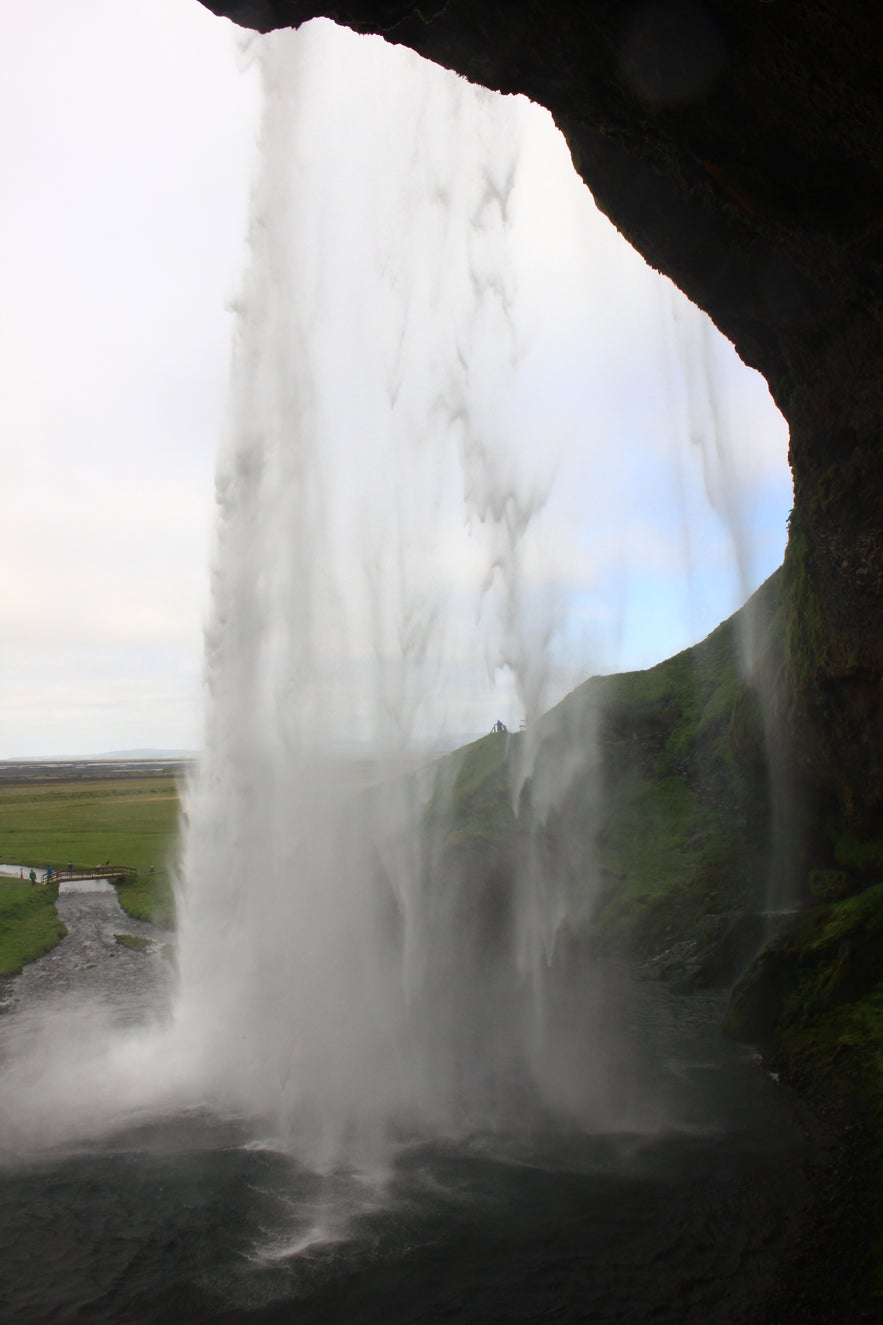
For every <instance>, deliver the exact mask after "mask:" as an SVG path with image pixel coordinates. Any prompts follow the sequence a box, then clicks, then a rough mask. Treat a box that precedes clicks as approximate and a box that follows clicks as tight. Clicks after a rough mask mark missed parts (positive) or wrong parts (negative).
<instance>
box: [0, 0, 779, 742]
mask: <svg viewBox="0 0 883 1325" xmlns="http://www.w3.org/2000/svg"><path fill="white" fill-rule="evenodd" d="M0 21H2V30H3V41H2V42H0V117H2V118H0V122H2V123H3V125H4V169H5V179H4V207H3V209H2V211H0V301H2V302H0V306H2V310H3V316H2V320H0V337H2V364H3V382H4V385H3V390H2V392H0V439H2V443H0V444H2V457H3V482H2V485H0V518H2V530H3V549H4V564H3V571H2V574H0V758H13V757H28V756H65V755H68V756H74V755H84V754H91V753H98V752H105V751H113V750H121V749H133V748H144V747H149V748H163V749H172V748H174V749H195V748H199V746H200V745H201V742H202V723H203V702H204V700H203V684H202V675H203V631H204V628H205V625H206V622H207V619H208V614H209V584H210V576H209V568H210V564H211V556H212V546H213V528H214V523H215V486H214V475H215V466H216V457H217V452H218V446H219V440H220V439H221V438H222V436H223V435H224V431H225V411H226V409H227V400H228V385H227V382H228V372H229V361H230V347H231V340H232V336H233V332H234V325H235V318H234V312H233V311H232V310H233V307H234V305H235V299H234V296H235V293H236V291H237V289H238V288H239V284H240V280H241V277H240V273H241V271H242V268H243V263H244V234H245V229H246V219H247V207H248V196H249V180H250V177H251V174H252V170H253V163H254V157H255V139H256V134H257V124H258V100H259V99H258V88H257V78H256V74H255V70H254V67H253V61H251V60H249V58H248V42H246V43H245V47H243V38H242V34H241V33H240V32H239V30H238V29H235V28H234V27H233V26H232V25H231V24H230V23H228V22H227V21H226V20H222V19H217V18H215V17H214V16H213V15H211V14H210V13H209V12H208V11H207V10H206V9H204V8H203V7H202V6H201V5H199V4H198V3H197V0H45V2H44V3H42V4H41V5H40V6H19V5H16V6H13V5H11V4H8V5H7V6H6V7H5V9H4V8H3V7H0ZM252 40H254V39H252ZM351 40H352V41H355V40H357V39H355V38H352V39H351ZM526 154H527V156H528V157H529V161H528V163H527V165H526V166H525V170H527V171H528V174H527V175H526V178H528V179H529V180H530V181H532V182H531V184H530V187H529V188H526V189H525V190H524V191H523V193H522V195H521V202H520V212H519V218H520V219H519V226H518V227H517V232H516V234H515V238H514V241H513V242H514V243H515V245H516V250H517V251H516V252H515V256H514V258H513V261H515V262H517V263H518V264H519V270H522V271H523V272H525V273H527V275H526V276H525V277H524V279H523V280H522V282H521V288H520V298H521V301H522V304H521V307H522V317H523V318H524V319H526V321H527V323H528V324H530V325H532V326H534V327H535V334H534V335H533V336H532V338H531V343H530V345H529V346H527V347H526V348H524V349H523V358H524V360H525V362H526V364H527V367H526V368H525V370H524V372H523V374H522V375H521V377H520V378H519V382H518V385H517V392H518V393H519V394H518V398H517V400H516V407H517V410H518V412H519V416H520V417H521V418H523V419H526V420H528V422H530V421H533V422H534V423H535V424H536V428H537V431H538V433H541V434H542V436H543V437H544V438H548V439H549V441H548V448H549V455H550V456H551V457H552V461H550V475H551V478H550V482H551V483H552V486H553V489H554V501H550V506H549V513H548V520H547V527H548V530H549V531H550V532H548V533H547V535H546V537H547V542H549V541H554V542H555V544H556V548H557V550H558V554H559V555H558V563H557V564H558V565H559V567H560V566H561V565H563V564H566V565H567V567H568V574H567V575H566V576H565V577H564V579H561V577H560V576H559V579H558V581H557V582H556V585H555V593H556V596H557V601H558V612H559V616H558V623H557V632H558V640H559V649H558V654H557V655H556V657H557V663H556V665H558V666H559V670H560V677H559V689H560V690H564V689H567V688H569V687H570V686H571V685H573V684H576V682H577V681H578V680H580V679H582V677H583V676H585V675H589V674H591V673H592V672H595V671H603V670H611V669H614V668H615V669H624V668H629V667H644V666H648V665H651V664H652V663H654V662H656V661H659V660H661V659H662V658H663V657H666V656H669V655H670V654H671V653H673V652H675V651H677V650H678V649H680V648H683V647H686V645H688V644H690V643H692V642H694V641H695V640H696V639H699V638H701V637H702V636H704V635H705V634H706V633H707V632H708V631H709V630H710V629H712V628H713V627H714V626H715V625H716V624H717V623H718V621H720V620H721V619H722V618H723V617H725V616H727V615H728V614H729V613H730V612H731V611H733V610H734V609H735V608H736V607H737V606H738V605H739V603H740V602H741V601H742V600H743V599H744V597H745V596H746V594H747V593H748V592H750V591H751V590H752V589H753V588H754V587H756V585H757V584H759V583H760V582H761V581H762V580H763V579H764V578H766V576H767V575H768V574H770V573H771V572H772V570H774V569H775V567H776V566H777V565H778V564H780V562H781V557H782V553H783V549H784V543H785V519H786V516H787V512H788V509H789V507H790V505H791V480H790V473H789V471H788V467H787V431H786V428H785V425H784V423H783V421H782V420H781V418H780V416H779V415H778V413H777V412H776V411H775V409H774V407H773V405H772V403H771V401H770V398H769V394H768V392H767V390H766V386H765V384H764V383H763V381H762V379H760V378H759V377H758V376H757V374H755V373H753V372H751V371H750V370H748V369H746V368H745V367H744V366H743V365H741V363H740V362H739V361H738V359H737V357H736V355H735V352H734V351H733V350H732V348H731V347H730V346H728V345H727V344H726V342H724V341H723V338H721V337H719V336H718V335H717V333H716V332H714V331H713V329H710V327H709V324H707V323H706V322H705V320H704V319H700V318H699V316H698V314H696V313H695V310H692V309H691V308H690V306H688V305H687V303H686V301H685V300H683V299H682V298H681V297H680V296H678V295H677V294H676V293H674V292H673V290H672V287H670V286H669V284H668V283H667V282H664V281H662V280H661V278H656V277H653V276H652V275H651V274H650V273H649V272H648V269H647V268H646V267H645V264H644V263H643V261H642V260H641V259H640V258H639V257H638V256H637V255H636V254H634V253H633V251H632V250H630V249H629V248H628V246H627V245H626V244H625V243H624V241H621V240H620V239H619V237H618V236H616V235H615V232H614V231H613V230H612V227H610V226H609V223H607V222H606V221H605V220H604V219H603V218H601V217H600V216H599V214H598V213H597V212H595V210H594V208H593V205H592V203H591V198H590V195H589V193H588V191H587V189H586V188H585V186H584V184H583V183H582V181H580V180H578V179H577V178H576V176H575V175H574V174H573V172H572V169H571V168H570V167H569V163H568V159H567V152H566V148H565V147H564V144H563V142H562V140H561V139H560V136H558V135H557V134H556V133H555V131H554V129H553V128H552V126H551V124H550V122H549V121H548V117H547V116H545V115H544V114H543V115H539V114H538V117H537V119H536V122H535V124H534V123H533V122H532V127H531V129H530V132H529V133H528V142H527V147H526ZM519 246H520V247H519ZM544 444H545V443H544ZM552 471H554V474H553V473H552ZM455 560H456V558H455V556H454V555H452V557H451V559H450V560H449V561H448V562H445V559H444V558H443V557H442V558H441V561H440V564H441V566H442V568H443V569H442V572H441V573H442V574H450V576H451V579H452V582H453V581H455V580H456V576H457V566H456V565H455ZM540 588H542V584H540ZM553 697H554V696H553ZM465 734H468V733H464V735H465ZM475 734H478V732H476V733H475Z"/></svg>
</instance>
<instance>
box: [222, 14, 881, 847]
mask: <svg viewBox="0 0 883 1325" xmlns="http://www.w3.org/2000/svg"><path fill="white" fill-rule="evenodd" d="M204 2H207V3H208V4H209V8H211V9H212V10H214V11H215V12H216V13H219V14H226V15H227V16H229V17H231V18H233V19H234V20H236V21H237V22H239V23H241V24H243V25H245V26H250V27H254V28H258V29H261V30H265V31H266V30H268V29H270V28H273V27H283V26H293V25H297V24H299V23H301V22H303V21H305V20H307V19H309V18H313V17H317V16H319V15H323V16H326V17H328V18H331V19H334V20H335V21H337V22H338V23H342V24H345V25H347V26H349V27H351V28H354V29H356V30H357V31H362V32H378V33H382V34H383V35H384V36H385V37H387V38H388V39H389V40H390V41H394V42H401V43H405V44H407V45H409V46H411V47H412V48H413V49H414V50H416V51H418V52H419V53H420V54H421V55H424V56H426V57H428V58H429V59H431V60H434V61H436V62H437V63H439V64H442V65H446V66H448V67H449V68H452V69H455V70H457V71H458V72H460V73H461V74H464V75H465V76H466V77H467V78H469V79H471V80H473V81H475V82H479V83H483V84H485V85H487V86H488V87H492V88H496V89H498V90H500V91H503V92H523V93H525V94H526V95H528V96H529V97H531V98H533V99H534V100H535V101H538V102H541V103H543V104H544V105H546V106H547V107H548V108H549V109H550V110H551V111H552V113H553V115H554V117H555V119H556V121H557V123H558V124H559V126H560V128H561V129H562V131H563V132H564V134H565V136H566V137H567V140H568V142H569V144H570V148H571V151H572V153H573V159H574V163H575V165H576V168H577V170H578V171H579V172H580V173H581V174H582V176H583V177H584V179H585V180H586V182H587V183H588V185H589V186H590V188H591V189H592V192H593V194H594V196H595V199H596V201H597V203H598V205H599V206H600V207H601V208H602V210H604V211H605V212H606V213H607V214H608V215H609V216H610V218H611V219H612V220H613V221H614V223H615V224H616V225H617V227H618V228H619V229H620V230H621V231H622V233H623V234H624V235H625V236H626V237H627V238H628V239H629V240H630V242H631V243H632V244H634V246H635V247H636V248H637V249H639V250H640V251H641V252H642V253H643V254H644V256H645V257H646V258H647V260H648V261H649V262H650V263H652V264H653V265H654V266H655V267H657V268H659V269H660V270H662V271H664V272H666V273H667V274H668V275H670V276H671V277H672V278H673V280H675V281H676V283H677V284H678V285H679V286H680V287H681V289H683V290H684V291H685V292H686V293H687V294H688V295H689V296H690V297H691V298H692V299H693V300H694V301H695V302H696V303H697V304H699V305H701V306H702V307H703V308H704V309H706V311H707V312H708V313H709V314H710V315H711V317H712V318H713V319H714V321H715V322H716V324H717V325H718V327H720V329H721V330H722V331H723V332H724V333H725V334H726V335H727V336H729V337H730V338H731V339H732V340H733V342H734V343H735V345H736V348H737V349H738V351H739V353H740V354H741V356H742V358H743V359H744V360H745V361H746V362H747V363H749V364H751V365H752V366H754V367H756V368H758V369H759V370H760V371H761V372H762V373H763V374H764V375H765V377H766V379H767V381H768V382H769V385H770V390H771V391H772V394H773V396H774V398H775V400H776V401H777V403H778V405H779V407H780V408H781V410H782V411H783V413H784V414H785V416H786V418H787V419H788V422H789V424H790V427H791V463H792V468H793V472H794V482H795V511H794V517H793V525H792V538H791V544H790V546H789V553H788V559H787V562H786V570H787V575H786V592H788V593H790V594H791V596H792V600H793V602H792V606H793V611H792V620H791V626H790V630H789V635H788V646H789V649H790V659H789V664H788V668H787V677H786V684H787V685H788V688H789V699H788V703H789V705H790V706H791V709H792V714H793V729H794V732H795V736H796V740H795V742H794V749H795V754H796V759H797V763H798V765H799V768H800V770H801V772H802V776H803V778H804V779H805V781H806V784H807V788H808V789H809V790H811V792H812V794H813V795H814V797H815V798H816V799H817V800H818V801H819V803H821V804H822V805H824V806H825V807H826V809H830V811H831V812H832V813H834V814H835V815H836V816H838V817H841V816H842V817H845V818H846V819H847V820H848V822H849V823H850V824H851V825H852V826H853V827H854V828H855V829H856V830H857V831H863V830H865V829H867V828H870V827H871V826H872V824H873V822H874V819H875V818H876V817H878V816H879V814H880V812H881V811H883V680H881V677H883V529H881V525H883V521H881V515H883V465H881V449H880V430H881V418H883V371H881V369H883V59H881V53H883V46H881V41H880V36H879V33H880V24H879V12H878V10H877V7H876V6H875V5H868V4H864V3H862V2H861V0H842V2H841V3H837V4H833V3H831V0H704V2H703V0H650V2H649V3H647V2H644V3H623V2H622V0H615V2H614V0H585V3H583V4H581V5H571V4H569V3H564V0H543V3H542V4H541V3H539V0H505V3H504V2H503V0H487V2H482V3H479V4H476V3H475V0H424V3H422V4H419V5H415V4H411V3H408V2H407V0H337V3H334V2H333V0H332V2H326V3H321V0H320V2H319V3H313V2H312V0H204Z"/></svg>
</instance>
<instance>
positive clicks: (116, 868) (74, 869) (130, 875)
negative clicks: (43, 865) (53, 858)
mask: <svg viewBox="0 0 883 1325" xmlns="http://www.w3.org/2000/svg"><path fill="white" fill-rule="evenodd" d="M50 871H51V873H50ZM43 877H44V881H45V882H47V883H67V882H68V880H71V879H109V880H110V882H111V883H131V882H133V881H134V880H135V879H137V877H138V871H137V870H136V869H135V867H134V866H133V865H111V864H110V862H109V861H107V862H106V863H105V864H104V865H94V866H93V867H92V868H90V867H89V866H88V865H64V866H55V865H49V866H48V867H47V869H46V870H44V872H43Z"/></svg>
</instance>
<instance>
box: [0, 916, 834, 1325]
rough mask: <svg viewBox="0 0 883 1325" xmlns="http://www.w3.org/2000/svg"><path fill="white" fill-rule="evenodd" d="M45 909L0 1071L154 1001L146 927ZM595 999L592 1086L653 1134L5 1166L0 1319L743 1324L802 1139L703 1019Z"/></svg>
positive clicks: (163, 1140) (786, 1221)
mask: <svg viewBox="0 0 883 1325" xmlns="http://www.w3.org/2000/svg"><path fill="white" fill-rule="evenodd" d="M60 909H61V911H62V914H63V915H64V918H65V921H66V923H67V924H68V926H69V929H70V934H69V937H68V938H67V939H66V940H65V941H64V942H63V943H62V944H61V946H60V947H59V948H58V949H56V950H55V953H54V954H50V955H49V956H48V957H47V958H45V959H43V960H42V961H41V962H37V963H35V964H33V965H32V966H31V967H29V968H28V970H27V972H26V974H25V976H24V977H23V978H22V979H20V981H19V982H18V983H17V985H16V986H15V987H14V1007H13V1010H12V1011H10V1013H9V1014H8V1016H7V1017H6V1018H5V1019H4V1021H3V1023H2V1045H3V1053H4V1057H6V1056H8V1054H9V1053H10V1052H11V1045H12V1043H13V1042H15V1043H16V1044H18V1046H19V1047H20V1046H21V1038H22V1036H24V1035H27V1034H28V1033H29V1031H30V1029H31V1028H32V1027H33V1025H34V1021H35V1018H36V1017H37V1016H38V1013H39V1007H40V1005H41V1004H44V1003H45V1002H46V1000H47V999H48V1000H50V1002H51V1004H52V1006H53V1007H55V1008H57V1009H58V1010H59V1011H58V1015H63V1012H62V1009H65V1010H66V1013H67V1015H69V1016H71V1017H72V1018H75V1014H76V1012H77V1009H78V1008H81V1009H82V1008H86V1009H87V1010H88V1009H93V1008H96V1007H97V1006H99V1004H100V1003H101V1002H104V1003H105V1005H106V1004H107V1003H108V1002H109V1003H110V1005H111V1007H112V1008H113V1009H115V1012H114V1013H113V1014H112V1017H113V1019H118V1018H121V1019H122V1020H124V1021H127V1022H128V1023H129V1025H130V1026H131V1025H132V1022H133V1021H137V1020H138V1019H139V1018H140V1019H145V1018H148V1017H149V1016H150V1015H151V1014H152V1012H153V1010H154V1009H155V1008H156V1007H157V1006H158V1005H159V1006H162V1005H163V1004H164V1002H165V997H166V994H165V988H166V984H167V979H168V977H167V975H166V974H165V972H166V965H165V963H164V962H163V961H162V959H161V958H160V957H158V956H157V957H155V958H152V957H145V956H143V955H142V954H139V953H134V952H128V951H126V950H125V949H120V948H119V945H118V944H116V943H115V940H114V934H115V933H117V932H120V931H123V932H129V933H133V932H135V931H136V930H138V932H144V933H145V935H146V933H147V930H146V928H145V927H142V926H138V925H137V924H133V923H131V922H130V921H129V920H128V919H127V918H124V917H122V915H121V913H120V912H119V910H118V908H117V904H116V901H115V899H114V898H112V897H106V896H100V895H86V896H83V895H80V896H76V897H69V898H63V899H62V900H61V903H60ZM613 986H616V988H617V990H618V994H617V1004H618V1006H619V1007H620V1008H621V1009H622V1007H623V1006H624V1007H625V1008H626V1013H625V1016H624V1017H623V1022H622V1024H623V1025H624V1026H625V1027H626V1031H625V1035H626V1041H627V1042H624V1043H623V1044H622V1045H621V1047H620V1050H619V1055H618V1058H617V1059H616V1060H614V1059H612V1058H610V1057H609V1056H608V1057H607V1059H606V1061H605V1069H606V1070H607V1071H609V1072H624V1073H627V1074H630V1076H631V1088H632V1089H635V1088H636V1087H637V1088H638V1089H639V1090H640V1091H641V1092H643V1094H644V1096H645V1097H646V1102H647V1105H648V1111H647V1115H646V1116H647V1117H650V1116H651V1115H653V1114H655V1115H656V1116H657V1117H658V1118H659V1119H660V1123H659V1127H658V1129H653V1128H646V1129H645V1130H643V1131H632V1132H617V1131H616V1130H615V1129H614V1130H612V1131H610V1132H607V1133H605V1134H600V1135H579V1134H577V1133H575V1132H574V1131H573V1130H572V1129H570V1130H568V1129H566V1128H564V1127H562V1126H561V1125H560V1124H558V1125H557V1126H555V1127H550V1128H544V1127H543V1126H542V1124H540V1123H538V1122H537V1121H536V1119H535V1120H534V1121H533V1123H531V1124H530V1125H529V1126H526V1127H525V1129H524V1130H523V1131H521V1133H520V1134H517V1135H516V1126H515V1125H513V1123H511V1122H510V1123H509V1124H507V1126H506V1128H505V1130H504V1129H503V1128H500V1129H499V1130H497V1131H496V1132H491V1133H486V1134H484V1135H475V1134H473V1135H471V1136H467V1137H461V1138H458V1139H452V1138H450V1137H448V1138H436V1139H425V1138H424V1139H420V1138H412V1139H411V1140H410V1141H408V1142H407V1143H405V1142H403V1143H402V1144H401V1146H400V1147H399V1148H398V1150H394V1151H393V1154H392V1157H391V1159H390V1161H389V1165H388V1167H387V1168H386V1169H385V1171H384V1172H382V1173H381V1172H378V1173H376V1174H371V1173H366V1172H362V1173H359V1172H354V1171H352V1170H350V1171H336V1172H326V1173H324V1174H319V1173H317V1172H314V1171H310V1169H308V1168H307V1167H305V1166H304V1165H303V1164H301V1163H299V1162H298V1161H296V1160H295V1159H293V1158H292V1157H290V1156H287V1155H285V1154H283V1153H281V1152H280V1151H279V1150H278V1149H275V1148H274V1147H273V1145H272V1143H271V1142H269V1141H262V1140H260V1139H256V1137H255V1134H254V1129H252V1128H249V1127H247V1126H246V1125H245V1124H244V1123H243V1122H242V1121H241V1120H240V1121H238V1122H235V1123H234V1122H230V1121H229V1120H228V1121H221V1120H219V1119H217V1118H214V1117H212V1116H211V1115H210V1114H208V1113H207V1112H206V1111H204V1110H199V1109H196V1108H193V1109H191V1110H190V1111H185V1112H181V1113H178V1114H177V1115H176V1116H165V1117H162V1118H156V1117H152V1118H151V1119H150V1120H149V1121H146V1122H144V1123H143V1124H142V1125H139V1126H132V1124H131V1123H129V1124H127V1125H126V1127H125V1128H124V1129H123V1130H116V1131H115V1130H114V1128H113V1127H112V1126H108V1128H107V1132H108V1134H107V1135H105V1136H103V1137H102V1139H100V1140H99V1141H95V1142H85V1143H84V1142H82V1141H81V1142H79V1143H77V1144H71V1143H70V1142H68V1143H64V1144H59V1146H58V1147H56V1148H49V1149H48V1150H47V1151H44V1152H43V1153H42V1154H40V1155H39V1156H36V1155H35V1156H32V1157H31V1158H29V1159H21V1160H19V1161H16V1160H15V1159H13V1158H12V1157H11V1156H8V1155H7V1162H6V1164H5V1165H4V1172H3V1175H2V1183H0V1304H2V1305H0V1320H3V1321H4V1322H5V1321H8V1322H16V1325H27V1323H28V1322H35V1323H36V1322H41V1323H43V1322H67V1321H89V1322H101V1321H107V1322H120V1321H127V1322H150V1321H165V1320H168V1319H171V1318H174V1319H183V1320H188V1321H190V1322H201V1321H205V1322H209V1321H218V1322H220V1321H235V1320H243V1321H246V1320H254V1321H262V1320H263V1321H287V1320H294V1319H296V1320H297V1321H298V1322H307V1323H309V1325H312V1323H313V1322H315V1325H319V1323H320V1322H321V1323H322V1325H326V1323H328V1322H340V1323H342V1325H348V1323H349V1322H366V1321H375V1320H376V1321H384V1322H420V1321H440V1320H458V1321H472V1322H487V1321H498V1320H499V1321H502V1320H506V1321H510V1320H511V1321H548V1320H561V1321H581V1320H591V1321H593V1322H607V1321H611V1322H612V1321H633V1322H644V1321H648V1320H654V1321H671V1322H691V1321H695V1322H703V1325H704V1323H705V1322H707V1321H709V1320H714V1321H715V1322H728V1321H748V1320H757V1319H758V1317H759V1315H760V1314H761V1312H762V1307H763V1303H764V1301H765V1299H766V1298H767V1297H768V1295H769V1293H770V1291H771V1287H772V1285H773V1283H774V1280H775V1275H776V1270H777V1266H778V1265H779V1264H780V1263H781V1260H782V1258H783V1256H784V1255H785V1254H786V1253H787V1250H788V1247H789V1244H790V1240H791V1238H792V1236H793V1234H794V1232H795V1229H796V1225H797V1223H798V1222H799V1218H800V1213H801V1209H802V1208H803V1206H804V1203H805V1201H806V1193H807V1188H806V1180H805V1174H804V1170H805V1165H806V1162H807V1158H808V1142H807V1139H806V1137H805V1135H804V1133H803V1130H802V1128H801V1127H800V1125H799V1124H798V1122H797V1120H796V1119H795V1117H794V1115H793V1114H792V1111H791V1107H790V1102H789V1098H788V1097H787V1095H786V1094H785V1093H783V1092H782V1091H780V1090H779V1089H778V1088H777V1087H776V1086H775V1085H774V1083H773V1082H771V1081H770V1080H769V1078H768V1077H767V1076H766V1075H765V1074H764V1073H763V1072H762V1071H761V1070H760V1069H759V1068H758V1066H757V1064H756V1063H754V1062H753V1061H752V1060H751V1059H750V1058H749V1057H748V1056H746V1055H745V1053H744V1052H743V1051H740V1050H738V1049H736V1048H734V1047H733V1046H731V1045H728V1044H726V1043H725V1042H723V1041H722V1040H720V1038H719V1037H718V1035H717V1032H716V1021H717V1016H718V1014H719V1010H720V1009H719V1005H718V1003H717V1001H716V1000H714V999H704V998H701V997H694V998H692V999H673V998H671V997H670V996H668V995H667V994H666V993H665V992H664V991H663V990H662V989H661V988H660V987H659V986H656V985H649V984H643V983H640V984H635V983H632V982H628V981H625V978H624V975H623V973H622V972H619V973H615V978H614V979H613V980H612V981H610V982H608V988H612V987H613ZM96 1015H97V1014H96ZM70 1025H71V1031H72V1033H73V1028H74V1026H75V1025H76V1021H75V1019H74V1020H72V1021H71V1023H70ZM642 1064H643V1067H644V1069H645V1070H643V1071H642V1066H641V1065H642ZM639 1078H640V1080H639ZM56 1105H57V1107H58V1109H59V1110H60V1111H61V1112H62V1113H63V1112H64V1110H65V1108H66V1107H67V1106H69V1107H71V1108H74V1107H75V1105H76V1101H75V1100H73V1099H71V1100H70V1101H64V1100H61V1101H56ZM663 1120H665V1121H663Z"/></svg>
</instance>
